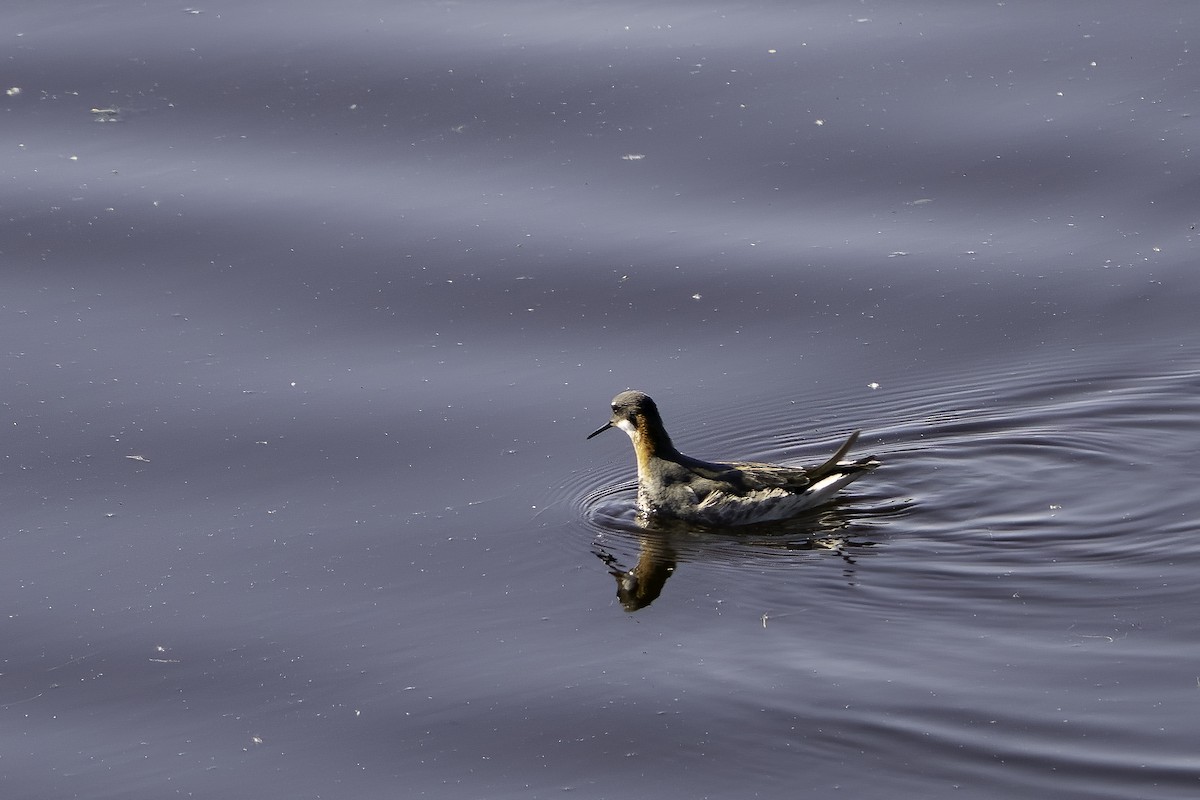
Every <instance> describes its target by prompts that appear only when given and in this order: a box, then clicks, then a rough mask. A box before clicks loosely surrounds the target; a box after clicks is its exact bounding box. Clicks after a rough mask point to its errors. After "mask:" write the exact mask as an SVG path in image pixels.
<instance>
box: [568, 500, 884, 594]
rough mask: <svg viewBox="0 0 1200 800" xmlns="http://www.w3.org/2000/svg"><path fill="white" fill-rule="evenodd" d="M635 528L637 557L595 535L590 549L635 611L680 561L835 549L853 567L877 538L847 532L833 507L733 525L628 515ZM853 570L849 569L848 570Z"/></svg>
mask: <svg viewBox="0 0 1200 800" xmlns="http://www.w3.org/2000/svg"><path fill="white" fill-rule="evenodd" d="M631 521H632V522H633V523H634V524H635V525H636V527H637V528H638V529H639V530H637V531H627V532H625V533H626V534H627V536H628V537H629V538H636V541H637V545H638V556H637V563H636V564H634V565H633V567H631V568H626V567H625V566H623V565H622V564H621V561H620V559H619V558H618V557H617V556H616V555H614V554H613V553H612V552H611V550H610V548H609V546H606V545H605V544H602V543H600V542H599V541H597V543H596V544H594V546H593V548H592V553H593V555H595V556H596V557H597V558H599V559H600V560H601V561H602V562H603V563H604V565H605V566H606V567H608V571H609V574H610V575H612V576H613V578H615V579H616V582H617V599H618V600H620V602H621V606H622V607H623V608H624V609H625V610H626V611H629V612H633V611H639V610H641V609H643V608H645V607H646V606H648V605H650V604H651V603H653V602H654V601H655V600H656V599H658V596H659V595H660V594H662V591H663V587H664V586H665V585H666V583H667V579H668V578H670V577H671V576H672V575H674V574H675V570H676V568H677V566H678V564H679V563H680V562H688V561H692V562H698V561H720V562H725V563H727V564H728V563H736V562H739V561H745V562H750V561H756V560H761V558H763V557H773V556H776V555H786V554H787V553H796V552H802V551H813V550H828V551H832V552H833V553H836V554H837V555H838V556H840V557H841V559H842V561H843V562H844V563H845V565H846V568H847V570H850V571H852V570H853V567H854V565H855V564H856V559H855V555H856V554H858V553H861V552H862V550H864V549H865V548H869V547H872V546H874V544H875V542H872V541H868V540H865V539H861V538H857V537H854V536H852V535H850V533H849V528H850V525H851V520H850V519H849V518H848V517H846V516H845V515H843V514H841V513H840V512H839V511H838V510H837V509H836V508H834V509H827V510H825V511H823V512H821V513H819V514H814V515H812V516H811V517H810V518H808V519H804V518H800V519H795V520H790V521H788V522H787V523H769V524H763V525H759V526H753V527H752V528H751V529H747V528H744V527H743V528H738V529H737V530H736V531H731V530H717V529H707V528H700V527H698V526H696V525H694V524H689V523H685V522H680V521H678V520H651V519H647V518H645V517H644V516H642V515H638V516H637V517H635V518H634V519H633V520H631ZM851 574H852V572H851Z"/></svg>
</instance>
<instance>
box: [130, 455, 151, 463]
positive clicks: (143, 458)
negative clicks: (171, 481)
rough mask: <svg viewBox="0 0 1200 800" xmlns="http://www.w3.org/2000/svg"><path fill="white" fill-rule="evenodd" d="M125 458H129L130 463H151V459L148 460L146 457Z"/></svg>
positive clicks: (131, 456)
mask: <svg viewBox="0 0 1200 800" xmlns="http://www.w3.org/2000/svg"><path fill="white" fill-rule="evenodd" d="M125 457H126V458H128V459H129V460H130V461H144V462H145V463H147V464H149V463H150V459H148V458H146V457H145V456H138V455H128V456H125Z"/></svg>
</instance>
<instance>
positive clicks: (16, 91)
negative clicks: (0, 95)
mask: <svg viewBox="0 0 1200 800" xmlns="http://www.w3.org/2000/svg"><path fill="white" fill-rule="evenodd" d="M4 93H5V94H6V95H8V96H9V97H16V96H17V95H19V94H20V93H21V87H20V86H14V87H12V88H11V89H5V90H4Z"/></svg>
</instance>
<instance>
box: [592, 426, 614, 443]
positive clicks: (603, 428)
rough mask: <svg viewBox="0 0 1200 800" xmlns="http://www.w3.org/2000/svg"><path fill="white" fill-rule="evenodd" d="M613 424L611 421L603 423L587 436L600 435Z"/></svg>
mask: <svg viewBox="0 0 1200 800" xmlns="http://www.w3.org/2000/svg"><path fill="white" fill-rule="evenodd" d="M612 426H613V424H612V423H611V422H606V423H604V424H603V425H601V426H600V427H599V428H597V429H596V430H594V431H592V432H591V433H589V434H588V437H587V438H589V439H590V438H592V437H593V436H599V435H600V434H602V433H604V432H605V431H606V430H608V429H609V428H611V427H612Z"/></svg>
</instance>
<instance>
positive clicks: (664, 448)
mask: <svg viewBox="0 0 1200 800" xmlns="http://www.w3.org/2000/svg"><path fill="white" fill-rule="evenodd" d="M609 428H620V429H621V430H623V431H625V433H627V434H629V438H630V439H632V440H633V449H634V452H635V453H636V454H637V465H638V493H637V503H638V510H639V511H640V512H641V513H642V514H643V515H645V516H646V517H670V518H676V519H682V520H686V521H689V522H699V523H703V524H710V525H748V524H751V523H755V522H769V521H771V520H781V519H787V518H788V517H793V516H795V515H796V514H798V513H800V512H801V511H805V510H807V509H810V508H812V507H814V506H818V505H820V504H821V503H824V502H826V501H827V500H829V499H830V498H832V497H833V495H834V494H836V493H837V492H838V490H840V489H841V488H842V487H843V486H845V485H846V484H848V483H850V482H851V481H854V480H857V479H858V478H860V477H862V476H863V475H865V474H866V473H868V472H870V471H871V470H873V469H875V468H876V467H878V466H879V462H878V461H876V460H875V459H874V458H863V459H859V460H858V461H842V458H843V457H844V456H845V455H846V453H847V452H848V451H849V450H850V448H851V447H853V446H854V443H855V442H856V441H857V440H858V434H859V433H860V431H855V432H854V433H852V434H850V438H849V439H847V440H846V443H845V444H843V445H842V446H841V447H840V448H838V451H837V452H836V453H834V454H833V456H832V457H831V458H830V459H829V460H827V461H826V462H825V463H823V464H821V465H820V466H818V467H812V468H811V469H803V468H801V467H786V466H782V465H779V464H760V463H756V462H752V461H730V462H728V463H722V462H709V461H701V460H699V459H696V458H691V457H689V456H685V455H684V454H683V453H680V452H679V451H678V450H676V449H675V445H674V444H672V443H671V437H670V436H668V435H667V429H666V428H665V427H664V426H663V422H662V417H661V416H659V413H658V406H657V405H655V403H654V401H653V400H651V399H650V397H649V396H648V395H647V394H645V393H644V392H638V391H632V390H631V391H627V392H621V393H620V394H618V395H617V396H616V397H614V398H613V401H612V419H610V420H609V421H608V422H606V423H605V424H604V425H602V426H601V427H600V428H598V429H597V430H595V431H593V432H592V433H591V434H590V435H589V436H588V437H587V438H589V439H591V438H592V437H593V436H597V435H599V434H601V433H604V431H606V430H608V429H609Z"/></svg>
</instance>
